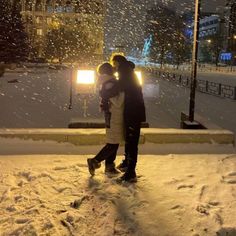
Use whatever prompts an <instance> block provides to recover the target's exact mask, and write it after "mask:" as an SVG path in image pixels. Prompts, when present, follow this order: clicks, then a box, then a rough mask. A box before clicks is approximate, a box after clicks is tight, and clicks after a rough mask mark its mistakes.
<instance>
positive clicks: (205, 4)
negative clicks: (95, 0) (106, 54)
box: [105, 0, 225, 48]
mask: <svg viewBox="0 0 236 236" xmlns="http://www.w3.org/2000/svg"><path fill="white" fill-rule="evenodd" d="M201 2H202V10H203V11H205V12H222V9H223V6H224V4H225V0H202V1H201ZM155 3H162V4H163V5H166V6H168V7H170V8H172V9H175V10H176V11H177V12H179V13H183V12H186V11H190V10H192V11H193V10H194V0H191V1H190V0H175V1H173V0H108V4H107V17H106V24H105V25H106V27H105V45H106V48H111V47H115V46H116V45H122V46H125V47H129V48H133V47H136V46H139V45H140V44H142V43H143V42H144V31H145V17H146V16H145V13H146V10H147V9H148V8H150V7H151V6H152V5H153V4H155Z"/></svg>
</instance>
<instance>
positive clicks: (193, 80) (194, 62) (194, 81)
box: [189, 0, 201, 122]
mask: <svg viewBox="0 0 236 236" xmlns="http://www.w3.org/2000/svg"><path fill="white" fill-rule="evenodd" d="M200 7H201V0H195V17H194V38H193V55H192V71H191V87H190V103H189V120H190V121H191V122H193V121H194V110H195V90H196V85H197V59H198V40H199V19H200V17H199V15H200Z"/></svg>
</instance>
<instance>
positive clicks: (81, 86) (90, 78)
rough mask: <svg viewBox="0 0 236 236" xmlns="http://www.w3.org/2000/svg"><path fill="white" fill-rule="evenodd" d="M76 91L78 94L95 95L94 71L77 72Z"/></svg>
mask: <svg viewBox="0 0 236 236" xmlns="http://www.w3.org/2000/svg"><path fill="white" fill-rule="evenodd" d="M76 91H77V93H78V94H91V93H92V94H93V93H95V71H94V70H77V72H76Z"/></svg>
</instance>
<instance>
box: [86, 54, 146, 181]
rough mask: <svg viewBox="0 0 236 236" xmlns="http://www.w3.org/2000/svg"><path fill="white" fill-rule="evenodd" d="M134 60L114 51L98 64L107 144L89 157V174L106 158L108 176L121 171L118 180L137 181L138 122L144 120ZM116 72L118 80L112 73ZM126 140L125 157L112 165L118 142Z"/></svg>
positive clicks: (140, 90)
mask: <svg viewBox="0 0 236 236" xmlns="http://www.w3.org/2000/svg"><path fill="white" fill-rule="evenodd" d="M134 68H135V65H134V63H132V62H130V61H128V60H127V59H126V58H125V57H124V56H122V55H114V56H113V57H112V58H111V64H110V63H103V64H102V65H100V66H99V67H98V75H99V79H98V83H99V84H100V97H101V108H102V111H103V112H104V116H105V125H106V145H105V146H104V147H103V148H102V149H101V151H100V152H99V153H98V154H97V155H96V156H95V157H94V158H88V159H87V162H88V168H89V172H90V174H91V175H94V174H95V170H96V169H98V168H100V166H101V162H102V161H104V160H105V173H106V174H107V175H109V176H111V175H112V176H114V175H118V174H119V173H120V171H121V172H124V174H123V175H122V176H121V177H120V178H118V179H117V181H118V182H124V181H125V182H136V181H137V177H136V171H135V169H136V163H137V157H138V143H139V137H140V129H141V123H142V122H144V121H146V115H145V106H144V99H143V94H142V87H141V85H140V83H139V81H138V78H137V76H136V74H135V72H134ZM114 72H117V74H118V78H119V79H118V80H117V79H116V78H115V77H114ZM122 141H125V158H124V160H123V161H122V162H121V163H120V164H119V165H118V166H117V167H115V159H116V154H117V150H118V148H119V144H120V143H121V142H122Z"/></svg>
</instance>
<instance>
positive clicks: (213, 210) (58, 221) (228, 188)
mask: <svg viewBox="0 0 236 236" xmlns="http://www.w3.org/2000/svg"><path fill="white" fill-rule="evenodd" d="M161 146H162V145H160V146H157V145H153V144H150V145H149V146H147V147H146V149H145V147H142V146H141V147H140V149H142V150H144V149H145V153H146V154H142V155H140V156H139V161H138V168H137V174H138V182H137V183H136V184H122V185H119V184H117V183H116V181H115V179H114V178H108V177H107V176H105V175H104V166H102V168H100V169H99V170H98V171H97V172H96V175H95V176H94V177H93V178H91V177H90V175H89V173H88V170H87V166H86V158H87V157H91V156H93V155H94V154H96V152H97V151H98V150H99V148H101V146H98V147H77V149H75V146H73V145H68V144H57V143H55V142H49V141H46V142H42V141H37V142H35V141H23V140H18V139H13V140H11V139H2V138H1V139H0V149H1V150H2V151H1V156H0V170H1V172H0V183H1V184H0V235H1V236H9V235H27V236H28V235H50V236H51V235H52V236H53V235H55V236H65V235H74V236H83V235H84V236H89V235H100V236H106V235H107V236H112V235H117V236H118V235H120V236H125V235H126V236H132V235H140V236H152V235H153V236H167V235H168V236H197V235H198V236H226V235H227V236H235V235H236V214H235V212H236V200H235V199H236V153H235V151H233V149H231V147H230V148H229V147H228V146H223V148H222V154H204V153H211V152H214V149H215V146H214V145H208V146H205V145H200V146H196V145H192V146H191V145H190V149H189V150H190V151H191V150H192V152H189V151H187V149H185V150H184V149H182V152H181V151H180V150H179V153H180V154H170V153H176V152H174V149H173V148H174V146H175V148H177V146H179V145H177V146H176V145H167V146H168V147H169V148H168V147H166V151H167V153H169V154H150V153H153V150H156V153H158V148H159V147H161ZM185 146H188V145H185ZM3 147H4V148H3ZM33 147H34V148H35V149H36V147H38V152H36V153H40V152H41V154H32V153H35V152H32V150H33ZM52 147H53V148H52ZM60 147H61V148H60ZM73 147H74V148H73ZM194 147H195V148H194ZM201 147H203V148H201ZM204 147H205V152H203V153H201V154H197V150H200V149H204ZM19 148H21V150H22V151H23V150H24V154H23V155H16V154H14V150H13V151H12V152H11V155H10V154H9V152H8V151H7V149H8V150H10V149H15V153H18V150H19ZM52 149H54V154H52V153H53V152H52ZM63 149H65V150H66V149H67V150H68V153H70V149H71V152H72V153H73V155H72V154H71V155H68V154H67V155H65V154H58V152H59V153H60V151H61V152H62V150H63ZM121 149H122V148H121ZM179 149H180V147H179ZM50 150H51V151H50ZM76 150H77V154H76ZM79 150H80V151H79ZM168 151H169V152H168ZM200 151H201V150H200ZM19 153H23V152H19ZM42 153H44V154H43V155H42ZM46 153H51V154H46ZM83 153H90V154H89V155H84V154H83ZM121 153H122V150H121V151H120V154H121ZM187 153H188V154H187ZM191 153H195V154H191ZM219 153H220V152H219ZM120 160H121V155H119V156H118V160H117V163H118V162H119V161H120Z"/></svg>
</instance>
